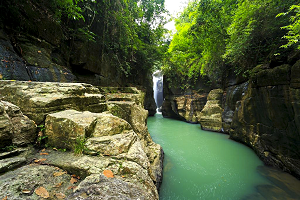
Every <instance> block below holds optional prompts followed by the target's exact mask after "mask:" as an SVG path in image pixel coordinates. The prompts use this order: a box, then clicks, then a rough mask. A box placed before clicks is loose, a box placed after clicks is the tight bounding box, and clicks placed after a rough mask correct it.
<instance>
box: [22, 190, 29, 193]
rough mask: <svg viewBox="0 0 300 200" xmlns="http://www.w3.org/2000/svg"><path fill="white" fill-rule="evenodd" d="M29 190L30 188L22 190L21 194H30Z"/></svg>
mask: <svg viewBox="0 0 300 200" xmlns="http://www.w3.org/2000/svg"><path fill="white" fill-rule="evenodd" d="M30 192H31V191H30V190H22V193H23V194H30Z"/></svg>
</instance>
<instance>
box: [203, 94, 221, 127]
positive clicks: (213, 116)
mask: <svg viewBox="0 0 300 200" xmlns="http://www.w3.org/2000/svg"><path fill="white" fill-rule="evenodd" d="M222 96H223V90H221V89H215V90H212V91H211V92H210V93H209V94H208V96H207V102H206V104H205V106H204V108H203V110H202V111H201V113H200V116H199V119H200V120H199V122H200V124H201V127H202V129H204V130H211V131H217V132H220V131H221V130H222V112H223V108H222V101H221V100H222Z"/></svg>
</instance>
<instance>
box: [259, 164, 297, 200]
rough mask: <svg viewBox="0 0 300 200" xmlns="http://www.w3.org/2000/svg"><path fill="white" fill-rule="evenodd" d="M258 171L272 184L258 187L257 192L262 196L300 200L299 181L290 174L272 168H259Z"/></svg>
mask: <svg viewBox="0 0 300 200" xmlns="http://www.w3.org/2000/svg"><path fill="white" fill-rule="evenodd" d="M257 171H258V172H259V173H260V174H261V175H262V176H264V177H266V178H267V179H269V181H270V184H268V185H259V186H257V191H258V192H259V193H260V195H261V196H263V197H267V198H268V199H298V198H299V196H300V192H299V187H300V184H299V180H297V179H296V178H295V177H293V176H291V175H290V174H288V173H285V172H282V171H279V170H277V169H274V168H271V167H264V166H260V167H258V169H257Z"/></svg>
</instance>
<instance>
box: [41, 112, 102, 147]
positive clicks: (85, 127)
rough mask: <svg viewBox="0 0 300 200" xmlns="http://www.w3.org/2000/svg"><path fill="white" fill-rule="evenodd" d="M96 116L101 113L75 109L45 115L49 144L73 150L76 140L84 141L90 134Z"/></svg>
mask: <svg viewBox="0 0 300 200" xmlns="http://www.w3.org/2000/svg"><path fill="white" fill-rule="evenodd" d="M98 116H101V114H100V113H91V112H89V111H84V112H79V111H76V110H65V111H61V112H57V113H52V114H49V115H47V117H46V120H45V135H46V136H47V137H48V143H49V145H51V146H54V147H57V148H62V149H64V148H67V149H72V150H74V149H75V147H76V145H77V143H78V142H80V141H84V140H85V138H86V137H88V136H90V135H91V132H92V131H93V130H92V129H91V127H90V126H91V125H92V123H93V122H94V120H95V119H96V118H97V117H98Z"/></svg>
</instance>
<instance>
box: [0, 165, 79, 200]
mask: <svg viewBox="0 0 300 200" xmlns="http://www.w3.org/2000/svg"><path fill="white" fill-rule="evenodd" d="M57 172H63V171H62V170H61V169H58V168H56V167H53V166H48V165H38V164H31V165H26V166H23V167H21V168H19V169H16V170H14V171H11V172H8V173H6V174H3V175H1V176H0V196H1V198H2V197H3V198H4V197H6V196H7V199H33V200H38V199H41V197H40V196H38V195H37V193H36V192H35V191H36V189H37V188H39V187H43V188H44V189H45V190H46V191H47V193H48V194H49V196H50V199H57V194H59V193H61V194H64V195H66V196H68V195H70V194H71V193H72V192H73V191H72V189H68V188H69V187H76V185H78V183H76V184H72V183H70V180H71V176H70V175H69V174H67V173H66V172H65V173H61V175H59V176H53V174H54V173H57Z"/></svg>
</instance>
